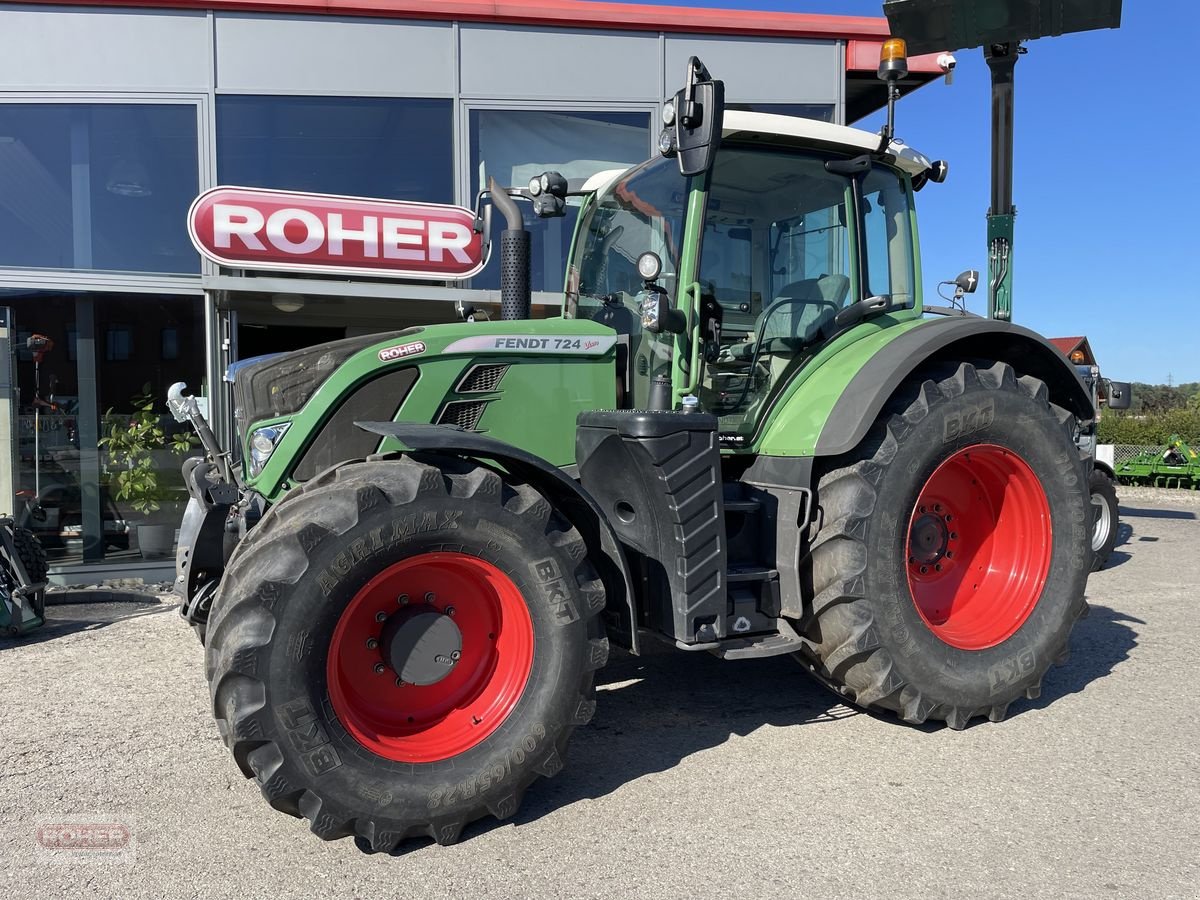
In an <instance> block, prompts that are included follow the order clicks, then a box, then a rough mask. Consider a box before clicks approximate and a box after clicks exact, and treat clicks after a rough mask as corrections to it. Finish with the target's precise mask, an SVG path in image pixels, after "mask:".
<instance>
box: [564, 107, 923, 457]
mask: <svg viewBox="0 0 1200 900" xmlns="http://www.w3.org/2000/svg"><path fill="white" fill-rule="evenodd" d="M878 145H879V136H878V135H874V134H869V133H866V132H862V131H858V130H855V129H851V128H845V127H842V126H837V125H829V124H827V123H823V122H816V121H808V120H803V119H795V118H790V117H783V116H774V115H767V114H762V113H748V112H733V111H731V112H728V113H726V114H725V115H724V117H723V137H722V140H721V142H720V146H719V148H718V149H717V150H716V152H715V153H714V154H713V158H712V162H711V166H710V168H709V169H708V170H706V171H704V172H701V173H699V174H694V175H690V176H685V175H684V174H682V173H681V171H680V166H679V165H678V164H677V161H676V159H674V158H672V157H671V156H669V155H668V156H661V157H659V158H657V159H653V160H650V161H649V162H646V163H644V164H643V165H641V166H638V167H637V168H635V169H632V170H630V171H629V172H627V173H624V174H622V175H620V176H619V177H614V176H613V175H612V174H606V175H604V176H600V177H599V178H598V179H597V181H598V182H599V184H598V187H597V190H595V192H594V193H593V194H591V195H589V196H587V197H586V198H585V200H584V208H583V211H582V215H581V217H580V222H579V226H578V230H577V232H576V243H575V248H574V252H573V253H572V257H571V262H570V264H569V266H568V270H567V277H566V288H565V302H564V308H563V315H564V316H565V317H566V318H575V319H591V320H592V321H595V322H597V323H602V324H605V325H608V326H609V327H611V328H613V329H614V330H616V331H617V332H618V333H619V334H620V335H622V336H623V339H624V340H626V341H627V342H628V355H627V367H626V368H627V371H626V372H624V373H622V374H623V375H625V376H626V377H625V385H626V388H627V389H626V391H625V392H624V393H625V396H624V398H623V400H624V403H623V405H624V406H626V407H632V408H650V409H654V408H660V409H661V408H667V409H669V408H674V407H676V406H677V405H678V401H680V400H681V399H682V397H683V396H686V395H689V394H690V395H694V396H696V397H698V400H699V406H700V407H701V408H703V409H704V410H705V411H707V412H711V413H714V414H715V415H717V416H718V417H719V419H720V430H721V433H722V442H723V444H725V445H726V446H730V445H732V446H737V445H740V444H742V443H745V442H746V441H747V440H749V439H750V438H751V437H752V435H753V434H754V433H755V431H756V430H757V428H758V426H759V425H760V424H761V422H762V421H763V418H764V415H765V413H766V411H767V409H768V408H769V407H770V405H771V403H772V400H773V398H775V397H776V396H778V394H779V392H780V390H781V388H782V387H783V386H784V385H785V384H786V383H787V382H788V381H789V380H790V379H791V378H792V376H793V375H794V374H796V373H797V372H799V371H800V370H801V369H803V368H804V367H805V366H806V365H808V364H809V363H810V361H812V360H813V359H814V357H815V356H817V354H818V353H819V352H820V350H821V349H822V348H823V347H825V346H827V345H828V344H829V342H830V341H831V340H832V339H834V338H835V337H836V336H837V335H839V334H841V333H843V332H845V331H846V330H847V329H848V328H849V327H850V326H851V325H854V324H857V323H859V322H861V321H862V320H863V319H864V318H872V317H877V316H882V315H888V316H891V317H892V318H893V320H894V319H896V318H904V317H909V318H912V317H916V316H918V315H919V313H920V288H919V269H918V261H917V253H916V250H915V248H916V233H915V217H914V214H913V200H912V195H913V182H914V178H915V179H917V183H918V184H919V183H921V182H922V181H923V180H924V178H925V176H926V173H927V172H928V171H929V170H930V169H931V163H930V162H929V161H928V160H927V159H926V158H925V157H923V156H921V155H920V154H918V153H916V152H914V151H912V150H911V149H910V148H908V147H906V146H904V145H903V144H900V143H898V142H892V143H891V144H890V145H889V147H888V150H887V153H886V154H877V153H873V151H874V150H876V149H877V148H878ZM660 305H661V306H662V308H663V309H664V311H665V314H663V315H662V316H661V317H660V316H659V314H658V312H657V310H658V307H659V306H660ZM668 379H669V380H670V382H671V385H672V391H671V393H672V394H673V397H671V398H670V399H668V400H666V401H665V402H663V401H662V400H661V399H660V400H657V401H656V398H655V393H654V391H653V390H652V388H653V387H654V386H655V381H656V380H658V382H659V384H661V383H662V382H663V381H665V380H668Z"/></svg>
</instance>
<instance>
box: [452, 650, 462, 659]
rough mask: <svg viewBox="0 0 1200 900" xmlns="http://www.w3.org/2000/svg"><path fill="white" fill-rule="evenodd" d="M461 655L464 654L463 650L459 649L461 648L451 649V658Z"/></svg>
mask: <svg viewBox="0 0 1200 900" xmlns="http://www.w3.org/2000/svg"><path fill="white" fill-rule="evenodd" d="M460 656H462V652H461V651H459V650H451V651H450V658H451V659H458V658H459V657H460Z"/></svg>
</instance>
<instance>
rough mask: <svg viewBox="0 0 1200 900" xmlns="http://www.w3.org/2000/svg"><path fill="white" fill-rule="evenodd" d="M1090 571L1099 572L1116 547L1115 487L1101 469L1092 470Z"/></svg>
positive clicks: (1116, 515)
mask: <svg viewBox="0 0 1200 900" xmlns="http://www.w3.org/2000/svg"><path fill="white" fill-rule="evenodd" d="M1091 492H1092V571H1093V572H1096V571H1099V570H1100V569H1102V568H1103V567H1104V564H1105V563H1106V562H1108V557H1109V556H1110V555H1112V552H1113V548H1114V547H1116V546H1117V525H1118V523H1119V522H1120V514H1119V511H1118V509H1117V486H1116V485H1115V484H1113V480H1112V479H1111V478H1109V477H1108V474H1107V473H1106V472H1104V471H1103V470H1101V469H1092V478H1091Z"/></svg>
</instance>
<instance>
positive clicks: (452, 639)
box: [379, 604, 462, 687]
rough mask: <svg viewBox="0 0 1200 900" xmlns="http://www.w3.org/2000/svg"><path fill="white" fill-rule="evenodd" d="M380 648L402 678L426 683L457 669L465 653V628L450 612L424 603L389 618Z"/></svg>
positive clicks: (440, 678)
mask: <svg viewBox="0 0 1200 900" xmlns="http://www.w3.org/2000/svg"><path fill="white" fill-rule="evenodd" d="M379 649H380V652H381V653H382V654H383V659H384V662H386V663H387V664H388V665H389V666H391V667H392V669H393V670H394V671H395V672H396V674H397V675H398V676H400V679H401V680H402V681H405V682H407V683H408V684H413V685H417V686H420V687H423V686H425V685H430V684H437V683H438V682H439V681H441V680H442V679H443V678H445V677H446V676H447V675H449V674H450V673H451V672H452V671H453V670H454V667H455V665H457V664H458V661H459V659H460V658H461V657H462V632H461V631H459V628H458V626H457V625H455V624H454V620H453V619H452V618H450V617H449V616H448V615H446V614H445V613H442V612H440V611H438V610H437V609H434V608H433V607H432V606H428V605H424V604H423V605H421V606H416V607H410V608H408V609H404V610H401V611H400V612H397V613H394V614H393V615H392V616H390V617H389V618H388V620H387V621H386V622H385V623H384V625H383V632H382V633H381V634H380V635H379Z"/></svg>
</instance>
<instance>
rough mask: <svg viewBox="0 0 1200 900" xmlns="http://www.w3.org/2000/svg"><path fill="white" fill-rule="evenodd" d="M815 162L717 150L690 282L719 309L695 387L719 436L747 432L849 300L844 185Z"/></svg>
mask: <svg viewBox="0 0 1200 900" xmlns="http://www.w3.org/2000/svg"><path fill="white" fill-rule="evenodd" d="M825 160H826V157H824V156H820V155H818V154H803V153H787V152H779V151H772V150H764V149H751V148H740V147H730V148H726V149H722V150H721V151H720V152H719V153H718V154H717V160H716V165H715V167H714V169H713V175H712V182H711V186H710V189H709V198H708V208H707V211H706V214H705V220H704V235H703V242H702V244H701V251H700V283H701V290H702V293H703V294H705V295H709V296H712V297H713V298H714V299H715V300H716V301H717V302H718V303H719V304H720V305H721V308H722V312H723V325H722V333H721V347H720V348H719V349H717V351H716V353H715V357H716V358H714V359H712V360H710V363H709V365H708V366H707V367H706V369H705V380H704V383H703V385H702V387H703V390H704V393H705V396H704V397H703V402H704V405H705V408H707V409H710V410H712V411H713V412H716V413H717V414H718V415H720V416H721V417H722V419H721V430H722V431H724V432H744V433H749V432H750V431H752V430H753V427H754V423H755V421H756V419H757V414H758V411H759V410H760V409H761V408H762V405H763V404H764V402H765V401H766V399H767V398H768V396H769V395H770V392H771V389H772V387H773V386H774V385H776V384H778V383H779V382H780V380H781V379H782V378H783V377H784V376H785V374H786V373H787V372H788V371H790V370H791V367H793V366H794V365H797V364H799V363H800V362H801V361H802V360H803V359H805V358H806V357H807V356H808V355H810V354H811V353H812V351H813V350H814V348H815V347H816V346H818V345H819V344H820V342H821V341H822V340H824V338H825V337H826V335H827V333H828V330H829V327H830V325H831V324H832V322H833V317H834V316H835V315H836V314H837V312H838V310H839V309H841V308H842V307H843V306H845V305H846V304H847V303H849V302H851V299H852V298H851V295H852V291H851V287H852V285H853V283H854V273H853V271H852V269H851V265H850V263H851V255H850V237H849V236H850V231H849V228H848V224H847V223H848V221H849V220H850V218H849V214H848V211H849V210H852V209H853V205H852V204H853V192H852V185H851V182H850V180H849V179H847V178H845V177H843V176H840V175H834V174H831V173H829V172H827V171H826V170H825ZM715 349H716V348H715Z"/></svg>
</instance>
